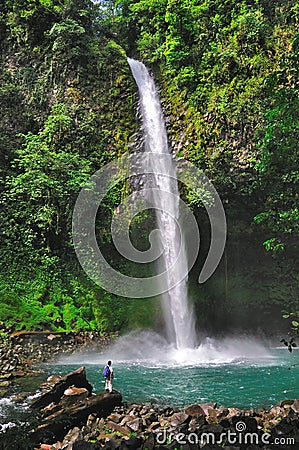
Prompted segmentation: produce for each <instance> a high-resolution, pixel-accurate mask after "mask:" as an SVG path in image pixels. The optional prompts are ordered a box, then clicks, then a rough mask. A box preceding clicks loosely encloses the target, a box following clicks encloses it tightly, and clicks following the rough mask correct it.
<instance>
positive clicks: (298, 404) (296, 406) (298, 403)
mask: <svg viewBox="0 0 299 450" xmlns="http://www.w3.org/2000/svg"><path fill="white" fill-rule="evenodd" d="M291 408H292V410H293V411H294V412H295V413H296V414H299V400H297V399H296V400H294V402H293V404H292V405H291Z"/></svg>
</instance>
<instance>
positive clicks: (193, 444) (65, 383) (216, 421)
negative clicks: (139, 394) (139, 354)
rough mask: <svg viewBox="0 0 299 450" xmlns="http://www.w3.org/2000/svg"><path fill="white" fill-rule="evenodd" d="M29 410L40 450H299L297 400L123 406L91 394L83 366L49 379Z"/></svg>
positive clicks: (115, 398) (114, 398)
mask: <svg viewBox="0 0 299 450" xmlns="http://www.w3.org/2000/svg"><path fill="white" fill-rule="evenodd" d="M31 408H32V409H33V410H35V411H38V412H39V424H38V425H37V427H36V428H33V429H32V430H31V431H30V435H31V438H32V439H33V442H35V443H36V444H35V447H34V448H35V449H38V450H54V449H56V450H57V449H60V450H62V449H63V450H100V449H105V450H108V449H111V450H116V449H119V450H138V449H140V450H162V449H164V450H175V449H177V450H195V449H199V448H204V449H206V450H209V449H225V450H243V449H250V450H257V449H261V448H262V449H265V450H266V449H292V450H294V449H296V448H298V446H299V400H285V401H282V402H280V403H279V404H277V405H276V406H274V407H273V408H271V409H270V410H264V409H261V410H247V411H243V410H240V409H238V408H226V407H223V406H219V407H217V404H216V403H207V404H193V405H189V406H186V407H185V408H183V409H176V408H172V407H170V406H168V407H160V406H157V405H155V404H151V403H144V404H126V403H122V396H121V394H120V393H119V392H117V391H113V392H112V393H106V392H102V393H99V394H92V387H91V385H90V384H89V382H88V381H87V379H86V375H85V369H84V367H81V368H79V369H77V370H76V371H75V372H71V373H69V374H67V375H66V376H64V377H59V376H51V377H49V379H48V380H47V382H45V383H43V385H42V386H41V394H40V396H39V397H38V398H37V399H36V400H35V401H34V402H33V403H32V405H31Z"/></svg>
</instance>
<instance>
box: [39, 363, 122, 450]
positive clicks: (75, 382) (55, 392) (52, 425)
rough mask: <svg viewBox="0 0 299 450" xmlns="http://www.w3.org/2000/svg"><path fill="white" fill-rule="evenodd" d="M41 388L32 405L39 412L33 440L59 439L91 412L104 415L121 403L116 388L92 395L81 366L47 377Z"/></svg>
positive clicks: (100, 416)
mask: <svg viewBox="0 0 299 450" xmlns="http://www.w3.org/2000/svg"><path fill="white" fill-rule="evenodd" d="M41 390H42V393H41V395H40V397H38V398H37V399H36V400H35V401H34V402H33V403H32V404H31V408H33V409H37V410H38V411H39V413H40V419H39V425H38V426H37V427H36V428H35V429H33V430H32V431H31V437H32V439H33V440H34V441H35V442H38V441H40V440H45V441H53V440H55V439H61V438H63V436H65V434H66V431H68V430H70V429H72V428H73V427H76V426H80V425H83V424H85V423H86V422H87V419H88V417H89V416H90V415H91V414H95V415H96V417H99V418H102V417H107V416H108V415H109V414H110V413H111V412H112V411H113V409H114V408H115V407H116V406H120V405H121V402H122V396H121V394H120V393H119V392H117V391H113V392H112V393H106V392H103V393H100V394H96V395H92V386H91V385H90V383H89V382H88V381H87V379H86V373H85V368H84V367H80V368H79V369H77V370H75V371H73V372H70V373H68V374H67V375H65V376H64V377H49V379H48V381H47V382H46V383H43V384H42V386H41Z"/></svg>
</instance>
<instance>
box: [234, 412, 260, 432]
mask: <svg viewBox="0 0 299 450" xmlns="http://www.w3.org/2000/svg"><path fill="white" fill-rule="evenodd" d="M240 422H243V423H244V424H245V425H244V430H242V431H244V432H246V433H256V432H257V421H256V419H255V418H254V417H247V416H235V417H233V418H232V424H233V426H234V427H235V428H236V431H239V429H238V423H240Z"/></svg>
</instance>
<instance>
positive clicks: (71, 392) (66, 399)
mask: <svg viewBox="0 0 299 450" xmlns="http://www.w3.org/2000/svg"><path fill="white" fill-rule="evenodd" d="M89 396H90V392H89V391H88V390H87V389H86V388H77V387H75V386H71V387H70V388H68V389H66V390H65V391H64V394H63V396H62V397H61V400H60V402H61V404H62V405H63V406H68V405H71V404H73V403H74V402H78V401H81V400H85V399H86V398H87V397H89Z"/></svg>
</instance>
